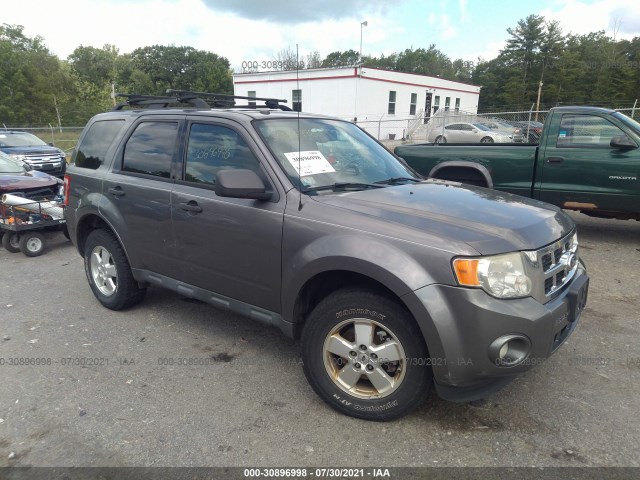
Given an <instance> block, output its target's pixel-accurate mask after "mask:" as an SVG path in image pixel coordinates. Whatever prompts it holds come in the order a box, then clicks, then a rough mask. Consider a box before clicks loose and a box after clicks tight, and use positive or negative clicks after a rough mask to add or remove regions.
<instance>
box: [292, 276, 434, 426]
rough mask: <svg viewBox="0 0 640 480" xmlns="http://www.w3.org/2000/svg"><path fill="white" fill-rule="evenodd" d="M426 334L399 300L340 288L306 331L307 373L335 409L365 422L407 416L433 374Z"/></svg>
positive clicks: (304, 355) (314, 314)
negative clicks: (424, 337) (425, 340)
mask: <svg viewBox="0 0 640 480" xmlns="http://www.w3.org/2000/svg"><path fill="white" fill-rule="evenodd" d="M427 357H428V355H427V349H426V345H425V343H424V341H423V337H422V334H421V333H420V330H419V329H418V327H417V325H416V323H415V322H414V320H413V318H412V317H411V315H410V314H409V313H408V312H407V311H406V310H405V309H404V308H403V307H402V306H401V305H399V304H398V303H397V302H396V301H394V300H392V299H390V298H387V297H385V296H383V295H380V294H376V293H374V292H371V291H367V290H359V289H344V290H339V291H337V292H335V293H333V294H331V295H330V296H328V297H327V298H325V299H324V300H323V301H322V302H320V303H319V304H318V306H317V307H316V308H315V309H314V310H313V312H312V313H311V314H310V316H309V318H308V319H307V321H306V325H305V328H304V331H303V335H302V358H303V363H304V373H305V375H306V377H307V380H308V381H309V383H310V384H311V386H312V387H313V389H314V390H315V392H316V393H317V394H318V395H319V396H320V397H321V398H322V399H323V400H324V401H325V402H327V403H328V404H329V405H330V406H331V407H332V408H334V409H336V410H338V411H340V412H342V413H345V414H347V415H350V416H352V417H358V418H363V419H366V420H380V421H382V420H392V419H395V418H399V417H401V416H403V415H406V414H407V413H409V412H410V411H411V410H413V409H414V408H415V407H417V406H418V405H419V404H420V403H421V402H422V401H423V400H424V398H425V397H426V396H427V394H428V393H429V390H430V387H431V381H432V374H431V370H430V368H429V367H428V366H427V365H428V364H429V362H428V360H427Z"/></svg>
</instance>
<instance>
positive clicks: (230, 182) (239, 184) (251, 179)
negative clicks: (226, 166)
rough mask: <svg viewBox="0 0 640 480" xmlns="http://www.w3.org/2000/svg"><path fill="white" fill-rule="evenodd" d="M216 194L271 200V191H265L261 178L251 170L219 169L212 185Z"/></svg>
mask: <svg viewBox="0 0 640 480" xmlns="http://www.w3.org/2000/svg"><path fill="white" fill-rule="evenodd" d="M214 191H215V192H216V195H218V196H220V197H229V198H252V199H255V200H271V197H272V196H273V194H272V193H269V192H267V191H266V188H265V186H264V183H263V182H262V179H261V178H260V177H259V176H258V174H257V173H256V172H254V171H253V170H246V169H236V170H220V171H219V172H218V174H217V175H216V184H215V187H214Z"/></svg>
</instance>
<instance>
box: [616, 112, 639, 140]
mask: <svg viewBox="0 0 640 480" xmlns="http://www.w3.org/2000/svg"><path fill="white" fill-rule="evenodd" d="M611 115H612V116H614V117H616V118H617V119H618V120H620V121H622V122H623V123H624V124H625V125H626V126H627V127H629V128H630V129H631V130H633V133H635V134H636V135H640V123H638V122H636V121H635V120H634V119H633V118H631V117H627V116H626V115H625V114H624V113H620V112H614V113H612V114H611Z"/></svg>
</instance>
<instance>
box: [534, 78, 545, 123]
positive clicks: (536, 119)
mask: <svg viewBox="0 0 640 480" xmlns="http://www.w3.org/2000/svg"><path fill="white" fill-rule="evenodd" d="M542 85H544V84H543V83H542V81H541V82H540V83H539V84H538V101H537V102H536V117H535V121H536V122H537V121H538V112H539V111H540V94H541V93H542Z"/></svg>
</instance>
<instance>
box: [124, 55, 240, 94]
mask: <svg viewBox="0 0 640 480" xmlns="http://www.w3.org/2000/svg"><path fill="white" fill-rule="evenodd" d="M130 58H131V64H132V68H133V69H135V70H138V71H140V72H142V73H143V74H145V75H146V76H147V78H148V80H149V81H150V83H151V85H153V91H151V92H146V93H150V94H156V95H162V94H164V93H165V91H166V90H167V89H168V88H173V89H179V90H193V91H207V92H216V93H232V92H233V82H232V77H231V70H230V65H229V61H228V60H227V59H226V58H224V57H219V56H218V55H216V54H215V53H211V52H207V51H203V50H196V49H194V48H193V47H175V46H162V45H154V46H151V47H143V48H137V49H135V50H134V51H133V52H132V53H131V56H130ZM138 77H139V76H138Z"/></svg>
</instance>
